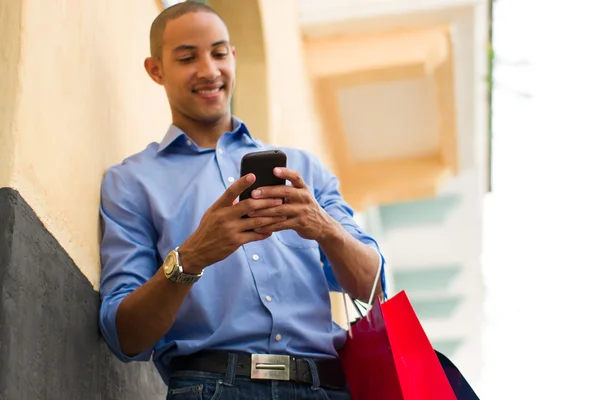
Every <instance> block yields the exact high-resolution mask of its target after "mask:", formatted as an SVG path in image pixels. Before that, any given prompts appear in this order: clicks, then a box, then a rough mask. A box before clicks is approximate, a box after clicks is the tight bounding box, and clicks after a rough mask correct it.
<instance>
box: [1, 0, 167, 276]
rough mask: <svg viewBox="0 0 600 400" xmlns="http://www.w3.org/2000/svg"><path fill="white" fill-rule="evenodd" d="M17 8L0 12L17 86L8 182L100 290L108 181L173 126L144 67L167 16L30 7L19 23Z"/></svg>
mask: <svg viewBox="0 0 600 400" xmlns="http://www.w3.org/2000/svg"><path fill="white" fill-rule="evenodd" d="M8 3H9V2H8V1H3V2H2V5H1V6H0V7H1V8H0V9H1V10H2V13H1V14H0V16H1V18H0V30H1V32H2V55H3V57H2V58H1V59H0V60H3V61H2V63H3V64H4V63H5V62H6V60H8V62H9V63H10V64H9V65H8V68H6V66H5V65H1V66H0V67H1V68H2V71H3V75H4V76H3V77H2V79H3V81H4V80H7V81H8V83H9V90H8V91H5V90H2V93H1V94H0V96H1V97H0V105H2V107H0V109H1V110H2V111H1V112H2V114H0V116H1V119H0V128H1V129H2V131H1V136H0V144H1V145H2V148H1V149H0V151H2V153H0V155H2V159H1V161H0V184H1V185H2V186H12V187H14V188H16V189H17V190H18V191H19V192H20V193H21V195H22V196H23V197H24V198H25V200H26V201H27V202H28V203H29V204H30V205H31V206H32V207H33V209H34V210H35V211H36V213H37V214H38V215H39V217H40V218H41V219H42V221H43V222H44V224H45V225H46V227H47V228H48V229H49V230H50V232H52V233H53V234H54V235H55V236H56V237H57V239H58V241H59V242H60V243H61V245H62V246H63V247H64V248H65V249H66V250H67V252H68V253H69V254H70V255H71V257H72V258H73V259H74V261H75V263H76V264H77V265H78V266H79V267H80V268H81V270H82V271H83V273H84V274H85V275H86V276H87V277H88V279H89V280H90V281H91V282H92V284H93V285H94V286H95V287H97V285H98V280H99V271H100V269H99V259H98V242H99V223H98V204H99V188H100V182H101V179H102V175H103V173H104V171H105V170H106V168H107V167H108V166H109V165H112V164H115V163H118V162H120V161H121V160H122V159H123V158H124V157H126V156H127V155H130V154H132V153H134V152H137V151H139V150H141V149H143V148H144V147H145V146H146V144H147V143H149V142H150V141H153V140H160V138H161V137H162V135H163V134H164V132H165V130H166V128H167V127H168V123H169V121H170V114H169V111H168V106H167V103H166V99H165V97H164V94H163V91H162V88H160V87H159V86H157V85H155V84H154V83H153V82H152V81H151V80H150V78H149V77H148V76H147V75H146V72H145V70H144V68H143V60H144V58H145V57H146V56H147V54H148V32H149V27H150V24H151V22H152V20H153V18H154V17H155V16H156V15H157V13H158V11H159V8H158V5H157V3H155V2H152V1H144V2H142V1H135V2H123V1H118V0H95V1H80V0H30V1H27V2H23V9H22V15H21V16H20V18H19V13H18V6H17V4H18V3H19V2H17V1H15V2H12V1H11V2H10V5H8ZM7 6H8V8H10V11H9V12H8V13H6V10H7ZM5 22H8V23H5ZM19 37H20V38H21V43H20V45H19V41H18V39H19ZM6 38H9V39H12V40H6ZM7 42H8V43H7ZM5 47H6V48H5ZM19 52H20V60H19V61H17V60H18V54H19ZM5 54H8V58H5V57H4V55H5ZM16 65H18V68H17V67H15V66H16ZM5 68H6V69H5ZM4 71H9V73H8V75H7V76H6V73H5V72H4ZM15 78H18V79H15ZM10 85H13V86H12V87H11V86H10ZM3 87H4V86H3ZM15 87H16V88H18V89H19V90H18V93H17V94H16V96H15V94H14V93H15ZM5 104H8V105H9V107H7V108H6V107H5ZM10 106H12V107H14V110H11V107H10ZM7 127H8V129H7ZM6 144H8V145H9V147H8V150H6V149H7V147H6ZM11 145H12V146H14V151H11V150H10V146H11ZM11 153H12V155H14V168H12V169H11V168H10V159H11Z"/></svg>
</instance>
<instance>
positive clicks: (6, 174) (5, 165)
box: [0, 0, 21, 187]
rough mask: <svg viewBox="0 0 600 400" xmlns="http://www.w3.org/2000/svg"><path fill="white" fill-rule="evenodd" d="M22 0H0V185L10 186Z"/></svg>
mask: <svg viewBox="0 0 600 400" xmlns="http://www.w3.org/2000/svg"><path fill="white" fill-rule="evenodd" d="M20 32H21V1H20V0H14V1H1V2H0V38H1V39H0V71H2V73H0V187H5V186H10V185H11V182H12V174H13V164H14V145H15V141H14V136H15V132H14V128H13V126H14V114H15V110H16V99H17V90H18V71H19V70H18V64H19V50H20V47H21V46H20V45H21V34H20Z"/></svg>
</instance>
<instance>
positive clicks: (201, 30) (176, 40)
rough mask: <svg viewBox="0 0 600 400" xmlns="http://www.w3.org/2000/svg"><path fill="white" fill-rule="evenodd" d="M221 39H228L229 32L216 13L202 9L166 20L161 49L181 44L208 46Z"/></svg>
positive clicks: (172, 47)
mask: <svg viewBox="0 0 600 400" xmlns="http://www.w3.org/2000/svg"><path fill="white" fill-rule="evenodd" d="M223 40H227V41H228V40H229V33H228V32H227V27H226V26H225V23H223V21H221V19H220V18H219V17H218V16H217V15H215V14H213V13H209V12H204V11H200V12H190V13H187V14H185V15H182V16H181V17H178V18H175V19H172V20H170V21H168V22H167V24H166V26H165V31H164V34H163V49H164V50H169V49H174V48H176V47H178V46H181V45H193V46H197V47H210V46H211V45H212V44H213V43H216V42H219V41H223Z"/></svg>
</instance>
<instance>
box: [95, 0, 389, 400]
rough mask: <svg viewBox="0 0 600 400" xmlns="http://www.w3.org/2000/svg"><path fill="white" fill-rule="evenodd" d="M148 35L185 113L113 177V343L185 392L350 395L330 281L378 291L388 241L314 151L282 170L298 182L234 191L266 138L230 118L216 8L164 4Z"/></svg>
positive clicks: (230, 73)
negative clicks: (369, 227)
mask: <svg viewBox="0 0 600 400" xmlns="http://www.w3.org/2000/svg"><path fill="white" fill-rule="evenodd" d="M150 42H151V46H150V47H151V57H149V58H148V59H146V61H145V67H146V70H147V72H148V74H149V75H150V77H151V78H152V79H153V80H154V81H155V82H156V83H158V84H160V85H162V86H164V88H165V91H166V94H167V97H168V100H169V104H170V107H171V112H172V120H173V124H172V126H171V127H170V128H169V130H168V131H167V134H166V136H165V137H164V139H163V140H162V142H161V143H160V144H159V143H152V144H150V145H149V146H148V147H147V148H146V149H145V150H143V151H142V152H140V153H138V154H136V155H134V156H132V157H130V158H128V159H126V160H125V161H124V162H123V163H122V164H121V165H118V166H115V167H112V168H110V169H109V170H108V171H107V174H106V177H105V179H104V181H103V183H102V203H101V210H100V211H101V214H102V219H103V228H104V230H103V237H102V244H101V260H102V265H103V269H102V277H101V286H100V294H101V297H102V308H101V315H100V324H101V329H102V332H103V335H104V337H105V338H106V341H107V342H108V344H109V346H110V348H111V349H112V351H113V352H114V353H115V354H116V355H117V356H118V357H119V358H120V359H121V360H123V361H132V360H136V361H141V360H144V361H145V360H149V359H150V357H152V358H153V360H154V363H155V365H156V367H157V368H158V371H159V372H160V374H161V376H162V378H163V379H164V381H165V383H167V384H168V385H169V392H168V393H169V396H170V397H171V398H173V399H176V398H192V397H193V398H205V399H207V398H211V396H215V398H216V397H219V396H220V398H222V399H246V398H247V399H263V398H264V399H267V398H271V396H273V397H274V398H296V399H310V398H315V399H316V398H327V396H329V398H332V399H334V398H338V399H343V398H349V395H348V392H347V389H346V384H345V380H344V377H343V372H342V370H341V366H340V364H339V361H338V360H337V350H338V349H340V348H341V347H342V346H343V344H344V341H345V337H346V332H345V331H344V330H343V329H341V328H340V327H339V326H337V325H336V324H334V323H333V322H332V319H331V310H330V303H329V290H338V291H339V290H341V289H342V288H343V289H345V290H346V292H348V293H349V294H350V295H351V296H353V297H357V298H360V299H366V298H368V297H369V294H370V291H371V288H372V286H373V283H374V279H375V277H376V274H377V271H378V268H379V266H380V265H381V264H382V260H383V258H382V257H381V255H380V253H379V251H378V247H377V244H376V242H375V241H374V240H373V239H372V238H371V237H369V236H367V235H366V234H365V233H364V232H362V231H361V230H360V228H359V227H358V226H357V225H356V223H355V222H354V221H353V219H352V210H351V209H350V208H349V207H348V205H347V204H346V203H345V202H344V201H343V199H342V198H341V196H340V194H339V191H338V180H337V179H336V178H335V177H334V176H333V175H332V174H331V173H329V172H328V171H327V170H326V169H325V168H324V167H323V165H322V164H321V163H320V162H319V161H318V160H316V159H315V158H314V157H312V156H310V155H308V154H307V153H306V152H303V151H299V150H295V149H285V150H284V151H285V152H286V153H287V155H288V167H289V169H287V168H280V169H276V170H275V171H274V173H275V174H276V175H278V176H279V177H281V178H284V179H286V180H287V181H289V182H290V183H291V185H284V186H274V187H264V188H259V189H257V190H255V191H254V192H253V193H252V198H250V199H247V200H244V201H241V202H240V201H238V200H237V198H238V196H239V195H240V193H242V191H243V190H244V189H245V188H247V187H249V186H250V185H251V184H252V183H253V182H254V180H255V179H256V177H255V176H254V175H252V174H250V175H248V176H244V177H241V178H240V179H237V180H236V179H234V177H235V176H239V166H240V160H241V158H242V156H243V155H244V154H246V153H249V152H254V151H259V150H264V149H267V148H269V147H268V146H266V145H264V144H263V143H261V142H260V141H259V140H257V139H255V138H253V137H252V136H251V135H250V132H249V131H248V128H247V127H246V126H245V125H244V124H243V123H242V122H241V121H240V120H238V119H236V118H234V117H232V116H231V111H230V103H231V97H232V93H233V89H234V86H235V50H234V48H233V47H232V46H231V44H230V43H229V34H228V31H227V27H226V26H225V24H224V22H223V21H222V20H221V18H220V17H219V16H218V15H217V14H216V13H215V12H214V11H213V10H212V9H211V8H209V7H208V6H205V5H202V4H200V3H195V2H184V3H180V4H177V5H175V6H173V7H170V8H168V9H166V10H165V11H163V12H162V13H161V14H160V15H159V16H158V17H157V18H156V20H155V21H154V23H153V24H152V28H151V34H150ZM282 198H283V199H285V200H284V201H283V202H282V200H281V199H282ZM244 215H249V216H250V217H249V218H242V216H244ZM378 286H379V287H378V293H379V292H381V284H379V285H378ZM257 354H260V355H262V357H263V358H257V356H256V355H257ZM273 355H280V356H281V357H276V356H273ZM260 375H262V377H263V378H264V377H265V376H266V377H267V378H271V379H260ZM200 392H201V393H200ZM179 396H181V397H179ZM186 396H191V397H186Z"/></svg>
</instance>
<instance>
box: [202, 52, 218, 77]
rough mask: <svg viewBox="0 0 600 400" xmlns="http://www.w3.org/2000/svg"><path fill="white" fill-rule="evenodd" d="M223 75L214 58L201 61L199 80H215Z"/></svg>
mask: <svg viewBox="0 0 600 400" xmlns="http://www.w3.org/2000/svg"><path fill="white" fill-rule="evenodd" d="M219 75H221V72H220V71H219V68H218V67H217V64H216V63H215V62H214V60H213V59H212V58H209V57H205V58H203V59H201V60H200V61H199V65H198V78H199V79H206V80H209V81H212V80H215V79H217V78H218V77H219Z"/></svg>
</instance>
